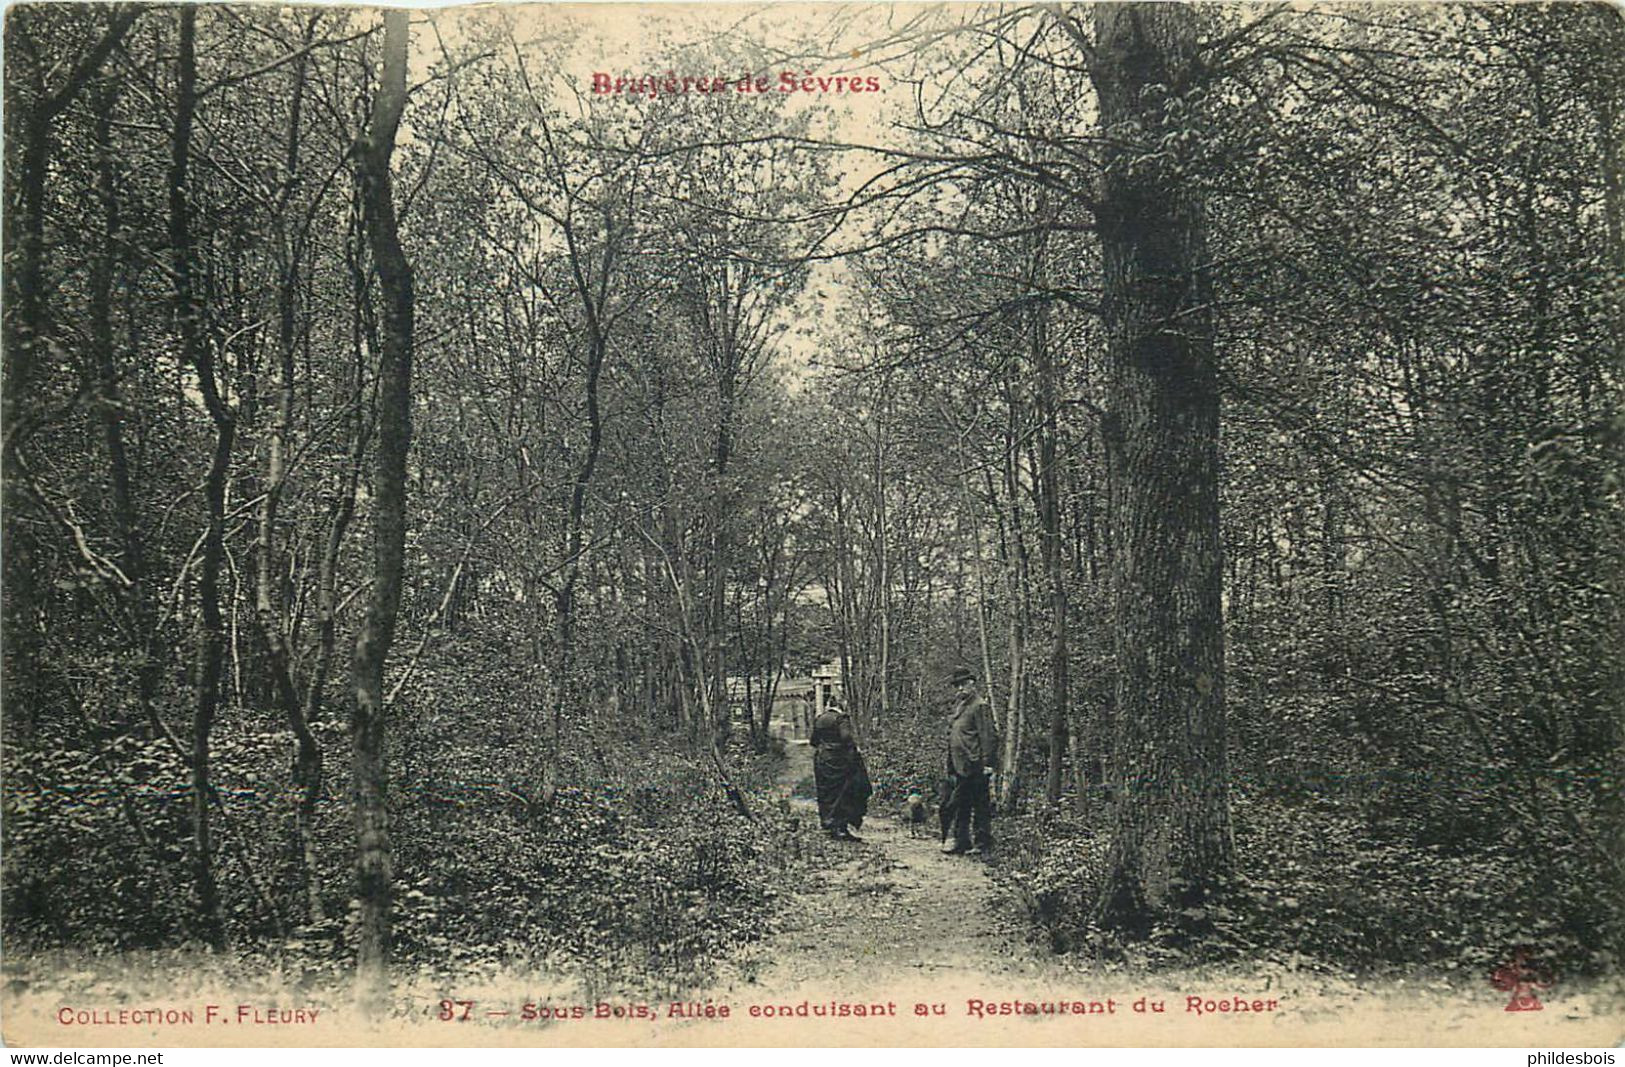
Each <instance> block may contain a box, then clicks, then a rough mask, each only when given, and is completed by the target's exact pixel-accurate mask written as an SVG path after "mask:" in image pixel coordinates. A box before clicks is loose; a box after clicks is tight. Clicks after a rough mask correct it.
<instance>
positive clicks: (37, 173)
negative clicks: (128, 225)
mask: <svg viewBox="0 0 1625 1067" xmlns="http://www.w3.org/2000/svg"><path fill="white" fill-rule="evenodd" d="M107 12H108V16H107V29H106V31H105V32H104V33H103V34H102V35H101V36H100V37H99V38H97V40H96V43H95V44H94V45H92V46H91V47H90V48H89V49H88V50H87V51H86V52H85V53H84V54H83V55H82V56H80V57H79V58H78V60H77V62H75V63H74V64H73V65H72V66H71V68H70V69H69V70H68V73H67V75H66V77H65V78H64V79H63V82H62V84H61V85H60V86H59V87H57V88H56V89H55V90H54V91H53V90H52V89H51V88H50V87H49V85H48V84H47V79H48V77H49V76H50V74H51V73H54V71H50V72H47V71H43V70H35V71H32V72H31V73H32V74H33V80H34V85H33V87H32V88H33V91H34V92H33V98H32V99H27V98H24V99H22V100H16V99H10V97H12V95H13V94H12V93H11V92H10V91H9V90H8V93H7V96H8V100H7V104H6V108H5V134H6V147H7V151H6V163H7V165H6V168H5V212H4V216H5V235H4V236H5V241H4V246H5V253H6V254H5V271H4V276H5V308H6V314H5V328H4V333H3V335H0V341H3V343H4V351H3V352H0V435H3V436H0V518H3V520H4V533H3V536H0V594H3V605H4V612H3V614H4V617H5V642H4V652H3V655H0V664H3V670H4V689H5V692H6V694H7V696H6V707H7V708H8V709H9V710H8V713H7V715H6V717H5V719H6V723H7V727H8V730H9V731H15V734H16V736H17V737H18V739H19V740H22V739H25V738H27V737H28V736H29V735H30V734H31V733H32V731H33V727H34V724H35V722H36V719H37V717H38V705H39V703H40V699H41V696H42V694H41V693H40V690H39V688H38V685H37V681H36V680H37V678H38V676H39V673H40V671H39V653H40V644H41V638H42V636H43V632H44V623H43V620H42V618H41V616H40V610H41V608H42V606H43V605H42V600H43V597H42V594H41V591H40V590H39V589H38V588H37V586H36V577H35V562H34V547H35V546H34V542H33V538H32V536H31V535H30V534H29V532H28V530H27V528H26V527H25V526H24V525H23V524H21V523H19V522H18V521H17V518H18V516H19V515H20V514H22V512H23V510H24V509H23V508H22V507H21V506H20V505H21V504H22V501H23V494H22V492H21V479H20V472H19V470H18V462H19V450H20V449H21V448H22V447H23V444H24V442H25V441H26V439H27V437H28V433H29V430H30V425H31V416H32V415H33V414H34V412H32V411H31V410H30V408H29V404H30V402H31V401H32V399H33V395H34V384H35V379H36V377H37V376H38V375H39V373H40V370H41V366H40V365H41V363H42V362H43V355H44V353H45V351H46V342H47V339H48V336H49V333H50V326H49V322H48V309H47V306H46V301H45V251H46V249H45V204H46V183H47V181H48V179H49V169H50V162H51V151H52V147H53V139H54V131H53V126H54V125H55V123H56V120H57V118H58V117H59V116H60V115H61V114H62V113H63V112H64V111H66V110H67V109H68V107H69V106H70V105H71V104H72V103H73V102H74V100H75V99H77V98H78V96H79V94H80V93H81V92H82V91H83V90H84V88H85V86H86V85H87V84H88V83H89V81H90V79H91V78H92V77H94V76H95V75H96V73H97V72H98V71H99V70H100V69H101V66H102V64H103V63H104V62H106V60H107V57H108V55H109V54H110V53H111V52H112V50H113V49H114V48H115V47H116V46H117V45H118V43H119V42H120V41H121V40H123V38H124V35H125V34H126V33H128V32H129V29H130V26H131V25H132V24H133V23H134V21H135V19H136V15H137V10H136V9H135V8H133V7H127V6H124V5H112V6H110V7H109V8H108V9H107ZM33 17H34V16H33V14H32V11H31V10H30V9H27V8H19V9H17V10H15V11H12V12H10V13H9V15H8V22H10V23H11V25H10V26H8V28H7V32H8V33H11V32H17V31H19V30H20V29H21V27H20V26H19V24H20V23H22V22H23V21H25V20H28V19H31V18H33ZM7 51H8V52H9V51H10V49H9V48H8V50H7ZM22 80H23V78H22V77H21V76H19V77H18V78H17V81H18V82H19V83H21V82H22ZM7 81H8V82H9V81H11V79H10V78H9V77H8V79H7Z"/></svg>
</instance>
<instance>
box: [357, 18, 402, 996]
mask: <svg viewBox="0 0 1625 1067" xmlns="http://www.w3.org/2000/svg"><path fill="white" fill-rule="evenodd" d="M407 19H408V13H407V12H406V11H402V10H389V11H385V12H384V69H383V77H382V79H381V81H380V84H379V86H378V92H377V95H375V96H374V97H373V101H372V115H371V118H370V120H369V122H368V127H367V133H366V135H365V137H364V138H363V140H362V143H361V144H360V145H359V146H358V152H357V157H358V166H357V172H358V173H357V178H358V180H359V182H360V185H361V190H362V203H363V207H364V213H365V221H366V227H367V240H368V243H369V246H370V247H371V249H372V258H373V262H374V263H375V264H376V265H377V268H378V288H379V295H380V298H381V300H382V302H383V309H382V310H383V315H382V318H383V323H384V330H383V337H382V344H381V346H380V351H379V362H378V419H377V426H378V453H377V460H376V462H377V467H376V469H375V471H374V475H373V565H372V566H373V576H372V591H371V594H370V596H369V597H368V602H367V616H366V618H365V619H364V620H363V622H362V624H361V629H360V632H359V633H358V634H357V635H356V645H355V656H354V658H353V660H352V661H351V668H350V669H351V681H352V686H353V689H354V694H355V704H354V707H353V709H352V711H351V717H350V733H351V741H352V745H353V747H354V769H353V775H352V788H353V790H354V803H355V820H356V876H357V895H358V897H359V898H360V901H361V932H360V940H359V943H358V945H357V953H356V981H357V992H358V993H359V995H360V997H361V999H362V1001H363V1002H364V1003H366V1004H367V1005H368V1006H369V1007H372V1008H374V1009H377V1008H380V1007H381V1006H382V1004H383V1002H384V1000H385V999H386V998H387V996H388V993H389V974H388V967H389V940H390V895H391V882H392V871H391V866H392V864H391V857H390V845H389V819H388V812H387V810H386V808H385V792H386V773H385V772H386V767H385V765H384V725H385V722H384V711H385V708H384V660H385V658H386V657H387V656H388V655H389V647H390V645H391V643H393V641H394V639H395V617H396V614H397V613H398V612H399V610H400V604H401V582H402V577H403V570H404V564H405V555H406V453H407V449H408V448H409V447H410V445H411V440H412V403H411V401H412V312H413V298H412V268H411V265H410V264H408V263H407V260H406V253H405V252H404V251H403V250H402V249H401V239H400V233H399V230H398V229H397V220H396V217H395V197H394V190H393V187H392V183H391V181H390V173H389V169H390V158H391V156H392V155H393V154H394V150H395V131H396V129H397V128H398V127H399V126H400V121H401V112H402V111H403V110H404V109H405V107H406V51H407V40H408V37H409V35H410V28H409V24H408V21H407Z"/></svg>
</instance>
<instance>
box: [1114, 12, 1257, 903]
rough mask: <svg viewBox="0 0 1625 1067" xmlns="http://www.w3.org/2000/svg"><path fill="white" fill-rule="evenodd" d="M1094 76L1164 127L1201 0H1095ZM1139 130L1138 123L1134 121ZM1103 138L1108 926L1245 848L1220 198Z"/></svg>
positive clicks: (1151, 127) (1220, 867)
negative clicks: (1237, 758)
mask: <svg viewBox="0 0 1625 1067" xmlns="http://www.w3.org/2000/svg"><path fill="white" fill-rule="evenodd" d="M1094 26H1095V38H1096V39H1095V50H1096V54H1095V57H1094V62H1093V66H1092V77H1093V80H1094V83H1095V88H1096V91H1097V93H1098V96H1099V107H1100V126H1101V130H1102V131H1103V133H1104V134H1105V136H1106V138H1107V139H1108V141H1110V142H1111V143H1112V144H1114V145H1117V144H1119V143H1120V142H1121V141H1122V140H1123V139H1124V138H1125V137H1127V136H1132V137H1133V138H1134V139H1135V140H1139V141H1144V142H1146V143H1156V142H1157V141H1158V138H1159V137H1160V135H1161V133H1162V132H1163V130H1164V128H1165V127H1166V126H1167V124H1168V119H1167V118H1166V117H1165V116H1166V115H1167V111H1166V110H1165V108H1164V103H1163V101H1162V99H1161V94H1162V93H1163V92H1164V91H1165V92H1168V93H1172V94H1174V95H1175V96H1176V97H1177V96H1178V95H1179V94H1180V93H1182V92H1184V91H1185V87H1186V86H1187V84H1188V82H1189V79H1190V77H1191V74H1192V72H1193V70H1194V67H1195V60H1196V33H1195V14H1194V12H1193V11H1192V9H1190V8H1189V7H1186V6H1184V5H1178V4H1143V5H1141V4H1107V5H1101V6H1099V7H1097V8H1095V9H1094ZM1125 130H1128V131H1133V132H1132V134H1125ZM1136 154H1137V153H1136V150H1135V149H1134V148H1133V147H1128V146H1124V147H1114V148H1112V149H1109V150H1108V151H1107V153H1106V160H1105V163H1106V168H1105V178H1104V181H1103V187H1102V198H1101V203H1100V207H1099V211H1098V219H1099V225H1100V235H1101V242H1102V249H1103V256H1104V267H1105V272H1104V273H1105V278H1104V282H1105V301H1104V319H1105V329H1106V336H1107V360H1108V365H1109V370H1108V390H1109V393H1108V413H1107V414H1108V418H1107V426H1106V438H1107V453H1108V466H1109V468H1110V472H1111V479H1112V488H1111V493H1112V497H1113V500H1112V526H1113V531H1112V545H1113V554H1112V572H1113V575H1112V577H1113V615H1114V621H1115V623H1116V659H1117V678H1116V691H1117V692H1116V696H1117V699H1116V705H1117V709H1116V710H1117V714H1116V737H1115V744H1114V752H1113V757H1112V760H1111V777H1112V779H1113V785H1114V786H1115V801H1114V817H1113V832H1114V836H1113V840H1112V846H1111V866H1110V871H1109V874H1108V878H1107V883H1106V885H1105V889H1104V892H1103V895H1102V898H1101V901H1100V911H1101V916H1102V919H1103V920H1104V921H1105V923H1106V924H1107V925H1108V926H1115V927H1118V928H1122V929H1124V930H1126V931H1128V932H1130V933H1135V934H1143V933H1144V932H1145V931H1146V930H1147V929H1148V928H1149V925H1150V920H1151V917H1152V915H1153V914H1154V913H1156V912H1158V911H1160V910H1163V909H1166V908H1169V907H1180V908H1185V907H1189V906H1192V905H1199V904H1200V903H1201V902H1202V901H1203V900H1205V899H1206V898H1207V897H1208V895H1209V893H1210V892H1211V891H1212V890H1213V889H1214V887H1215V886H1216V885H1217V884H1218V883H1219V882H1221V881H1222V879H1223V878H1224V876H1225V874H1226V872H1227V871H1228V870H1229V868H1230V864H1231V854H1232V846H1231V836H1230V819H1229V807H1228V799H1227V794H1226V785H1225V748H1224V746H1225V738H1224V633H1223V623H1222V618H1221V614H1220V586H1221V575H1222V571H1221V568H1220V563H1221V560H1220V540H1219V497H1218V459H1219V452H1218V446H1219V440H1218V433H1219V391H1218V374H1217V365H1216V358H1215V352H1214V343H1213V318H1212V312H1211V309H1210V299H1211V284H1212V283H1211V277H1210V275H1209V273H1208V271H1209V267H1208V255H1207V241H1206V233H1207V224H1206V217H1205V208H1204V205H1203V203H1202V201H1201V199H1200V197H1199V196H1197V195H1196V194H1195V193H1194V191H1193V190H1192V188H1191V187H1190V185H1189V184H1188V183H1186V182H1184V181H1182V180H1181V178H1180V175H1179V172H1178V169H1177V166H1176V165H1174V164H1173V163H1171V162H1164V163H1153V164H1152V165H1151V166H1149V167H1148V166H1145V165H1143V163H1144V161H1143V160H1135V166H1134V167H1133V168H1132V169H1131V168H1130V166H1129V163H1130V161H1131V159H1133V158H1134V156H1135V155H1136Z"/></svg>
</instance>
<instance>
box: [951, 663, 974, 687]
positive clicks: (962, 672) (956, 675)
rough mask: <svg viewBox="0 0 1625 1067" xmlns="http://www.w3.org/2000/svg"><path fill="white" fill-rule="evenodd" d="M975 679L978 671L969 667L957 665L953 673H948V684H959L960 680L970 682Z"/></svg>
mask: <svg viewBox="0 0 1625 1067" xmlns="http://www.w3.org/2000/svg"><path fill="white" fill-rule="evenodd" d="M975 679H976V672H975V671H973V670H971V669H970V668H969V667H955V668H954V671H953V673H952V674H950V675H948V684H949V685H958V684H959V683H960V682H970V681H974V680H975Z"/></svg>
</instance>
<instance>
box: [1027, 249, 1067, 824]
mask: <svg viewBox="0 0 1625 1067" xmlns="http://www.w3.org/2000/svg"><path fill="white" fill-rule="evenodd" d="M1038 254H1039V255H1040V256H1041V255H1042V249H1040V251H1039V253H1038ZM1032 345H1033V355H1034V357H1035V361H1036V362H1037V365H1038V417H1039V420H1040V426H1039V430H1038V471H1037V478H1036V481H1037V483H1038V485H1037V488H1038V524H1039V537H1040V538H1041V542H1040V544H1041V553H1040V554H1041V557H1042V559H1043V563H1044V578H1045V581H1046V583H1047V585H1048V586H1049V590H1048V591H1049V598H1050V657H1049V663H1050V700H1051V701H1052V702H1053V703H1052V705H1051V707H1050V715H1049V764H1048V766H1047V768H1046V772H1047V773H1046V774H1045V777H1044V801H1045V803H1046V804H1048V805H1050V806H1051V807H1054V806H1055V805H1057V804H1059V803H1060V801H1061V771H1062V763H1063V759H1062V757H1063V756H1064V755H1065V754H1066V744H1067V733H1068V725H1069V724H1068V721H1067V716H1068V714H1069V711H1070V708H1071V693H1070V688H1071V687H1070V678H1069V676H1068V661H1067V657H1068V655H1069V652H1068V637H1069V634H1068V632H1067V612H1066V608H1067V603H1066V556H1065V553H1064V551H1063V547H1062V544H1061V479H1060V470H1059V465H1060V460H1059V457H1058V455H1057V451H1058V449H1057V443H1056V438H1057V436H1058V430H1059V422H1060V405H1059V399H1058V396H1057V393H1058V387H1057V384H1056V381H1055V359H1054V353H1053V352H1052V351H1051V350H1050V344H1049V336H1048V331H1047V330H1046V329H1045V322H1044V311H1043V308H1042V306H1040V307H1038V308H1036V309H1034V311H1033V337H1032Z"/></svg>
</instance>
